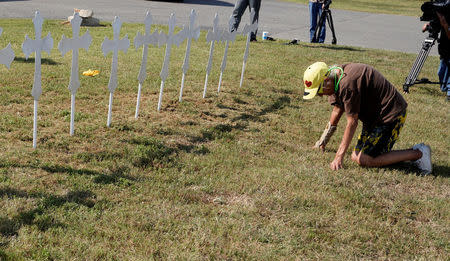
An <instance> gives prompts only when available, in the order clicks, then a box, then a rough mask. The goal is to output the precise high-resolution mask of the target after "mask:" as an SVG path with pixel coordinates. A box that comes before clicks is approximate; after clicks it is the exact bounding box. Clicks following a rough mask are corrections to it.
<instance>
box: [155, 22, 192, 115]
mask: <svg viewBox="0 0 450 261" xmlns="http://www.w3.org/2000/svg"><path fill="white" fill-rule="evenodd" d="M174 30H175V14H173V13H172V14H171V15H170V18H169V32H168V34H167V35H165V34H161V35H160V37H159V44H160V45H161V44H163V43H165V44H166V53H165V55H164V63H163V67H162V69H161V73H160V74H159V76H160V77H161V88H160V90H159V99H158V111H160V110H161V103H162V96H163V92H164V84H165V81H166V79H167V76H169V63H170V53H171V50H172V45H176V46H180V44H181V43H182V42H183V41H184V39H185V32H186V31H185V30H183V31H181V32H179V33H178V34H174Z"/></svg>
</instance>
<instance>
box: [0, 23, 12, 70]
mask: <svg viewBox="0 0 450 261" xmlns="http://www.w3.org/2000/svg"><path fill="white" fill-rule="evenodd" d="M2 32H3V29H2V28H1V27H0V36H1V35H2ZM14 57H15V55H14V51H13V49H12V48H11V43H9V44H8V46H6V47H5V48H3V49H2V50H0V64H4V65H5V66H6V67H8V69H9V67H10V66H11V63H12V61H13V60H14Z"/></svg>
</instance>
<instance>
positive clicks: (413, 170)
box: [387, 162, 450, 178]
mask: <svg viewBox="0 0 450 261" xmlns="http://www.w3.org/2000/svg"><path fill="white" fill-rule="evenodd" d="M387 168H391V169H395V170H398V171H401V172H403V173H405V174H414V175H416V176H423V175H422V173H421V172H420V170H419V169H418V168H417V167H416V166H414V165H413V164H412V163H410V162H401V163H397V164H394V165H391V166H389V167H387ZM430 175H432V176H435V177H444V178H450V167H449V166H439V165H436V164H433V172H432V173H431V174H430Z"/></svg>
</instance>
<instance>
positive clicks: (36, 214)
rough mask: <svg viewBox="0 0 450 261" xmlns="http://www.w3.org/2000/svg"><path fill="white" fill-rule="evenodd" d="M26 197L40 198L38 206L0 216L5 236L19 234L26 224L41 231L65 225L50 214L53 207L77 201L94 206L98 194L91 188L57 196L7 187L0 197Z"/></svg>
mask: <svg viewBox="0 0 450 261" xmlns="http://www.w3.org/2000/svg"><path fill="white" fill-rule="evenodd" d="M5 196H6V197H8V198H26V199H38V200H40V201H39V203H38V206H37V207H35V208H34V209H31V210H24V211H19V212H18V213H17V214H16V215H15V216H13V217H12V218H8V217H4V216H0V235H2V236H5V237H11V236H17V234H18V231H19V229H20V228H21V227H22V226H25V225H34V226H36V227H37V228H38V229H39V230H40V231H46V230H48V229H49V228H53V227H65V226H66V225H65V224H63V223H60V222H58V221H57V220H55V219H54V218H53V217H52V216H51V215H49V214H50V213H51V212H52V211H51V209H53V207H60V206H62V205H64V204H66V203H75V204H78V205H83V206H86V207H88V208H92V207H93V206H94V205H95V202H94V201H93V200H92V199H94V198H95V197H96V196H95V194H94V193H92V192H91V191H89V190H73V191H69V192H67V193H66V194H65V195H62V196H57V195H53V194H47V193H35V192H33V193H30V192H27V191H24V190H17V189H14V188H10V187H6V188H1V189H0V197H5Z"/></svg>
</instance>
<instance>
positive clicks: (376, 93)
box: [328, 63, 408, 128]
mask: <svg viewBox="0 0 450 261" xmlns="http://www.w3.org/2000/svg"><path fill="white" fill-rule="evenodd" d="M342 69H344V75H343V77H342V79H341V82H340V83H339V89H338V91H337V93H334V94H333V95H330V96H329V99H328V100H329V102H330V103H331V105H336V106H338V107H340V108H342V109H344V111H345V112H346V113H347V114H355V113H358V118H359V119H360V120H361V121H362V122H363V124H364V126H366V127H369V128H370V127H373V126H375V125H377V124H386V123H390V122H392V121H393V120H394V119H395V118H397V116H398V115H399V114H400V113H402V112H403V111H405V109H406V107H407V106H408V104H407V103H406V101H405V99H403V96H402V95H401V94H400V93H399V92H398V91H397V90H396V89H395V87H394V86H393V85H392V84H391V83H390V82H389V81H388V80H386V78H384V76H383V75H382V74H381V73H380V72H378V71H377V70H375V69H374V68H373V67H371V66H369V65H366V64H360V63H349V64H344V65H342Z"/></svg>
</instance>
